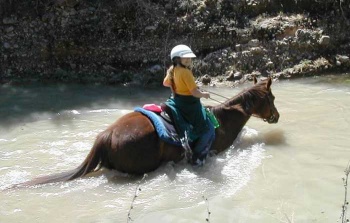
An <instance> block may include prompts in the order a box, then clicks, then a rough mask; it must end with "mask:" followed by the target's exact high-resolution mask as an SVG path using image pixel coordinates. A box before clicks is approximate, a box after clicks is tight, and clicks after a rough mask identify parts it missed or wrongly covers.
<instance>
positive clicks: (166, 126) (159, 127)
mask: <svg viewBox="0 0 350 223" xmlns="http://www.w3.org/2000/svg"><path fill="white" fill-rule="evenodd" d="M134 111H135V112H140V113H142V114H143V115H145V116H147V117H148V118H149V119H150V120H151V122H152V123H153V126H154V128H155V130H156V132H157V134H158V136H159V138H160V139H161V140H163V141H165V142H167V143H170V144H173V145H176V146H181V145H182V144H181V140H180V138H179V136H178V134H177V132H176V130H175V128H174V126H173V125H172V124H170V123H168V122H167V121H166V120H164V119H163V118H162V117H161V116H160V115H158V114H157V113H154V112H152V111H148V110H146V109H143V108H140V107H136V108H135V109H134Z"/></svg>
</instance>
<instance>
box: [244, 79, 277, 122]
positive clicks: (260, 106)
mask: <svg viewBox="0 0 350 223" xmlns="http://www.w3.org/2000/svg"><path fill="white" fill-rule="evenodd" d="M271 83H272V80H271V78H270V77H269V78H268V79H267V80H264V81H261V82H259V83H257V80H256V78H255V77H254V87H253V88H252V90H254V91H256V92H258V94H257V95H259V96H258V97H256V99H255V103H254V107H253V108H252V111H251V112H252V115H254V116H256V117H259V118H262V119H263V120H264V121H266V122H268V123H270V124H271V123H277V122H278V119H279V117H280V114H279V113H278V111H277V109H276V107H275V104H274V102H275V96H274V95H273V94H272V91H271Z"/></svg>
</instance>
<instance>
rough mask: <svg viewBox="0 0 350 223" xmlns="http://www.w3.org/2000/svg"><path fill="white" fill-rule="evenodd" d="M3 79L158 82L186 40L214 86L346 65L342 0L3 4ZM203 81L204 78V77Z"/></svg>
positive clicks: (349, 48) (349, 14) (346, 14)
mask: <svg viewBox="0 0 350 223" xmlns="http://www.w3.org/2000/svg"><path fill="white" fill-rule="evenodd" d="M0 5H1V8H0V16H1V21H0V61H1V63H0V82H2V83H6V82H11V81H23V80H24V81H26V80H33V81H47V80H49V81H50V80H52V81H68V82H103V83H139V84H140V83H142V84H147V83H153V82H154V83H160V81H161V79H162V78H163V76H164V73H165V69H166V67H167V66H168V64H169V62H170V59H169V52H170V50H171V48H172V47H173V46H175V45H177V44H180V43H182V44H187V45H190V46H191V47H192V48H193V49H194V51H195V52H196V54H198V56H199V57H200V60H197V61H196V63H195V66H194V71H195V74H196V75H198V76H202V77H205V78H203V80H204V82H205V83H207V82H208V83H209V82H210V80H211V79H212V80H214V79H215V81H217V82H225V81H228V82H232V83H234V81H239V80H240V79H241V78H247V77H249V76H250V75H251V74H255V75H263V76H267V75H272V76H274V77H275V78H280V77H287V78H288V77H292V76H297V75H305V74H311V73H314V72H321V71H329V70H331V69H335V68H339V69H348V68H349V64H350V62H349V57H348V56H349V52H350V35H349V34H350V29H349V27H350V24H349V20H350V19H349V18H350V4H349V0H324V1H322V2H320V1H316V0H305V1H290V0H255V1H254V0H250V1H246V0H220V1H216V0H215V1H214V0H193V1H187V0H120V1H110V0H100V1H95V0H86V1H83V0H55V1H48V0H36V1H25V2H22V1H19V0H0ZM208 80H209V81H208Z"/></svg>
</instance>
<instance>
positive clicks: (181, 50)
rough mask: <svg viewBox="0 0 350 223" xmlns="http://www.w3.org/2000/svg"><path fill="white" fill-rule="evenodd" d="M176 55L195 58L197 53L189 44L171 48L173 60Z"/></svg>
mask: <svg viewBox="0 0 350 223" xmlns="http://www.w3.org/2000/svg"><path fill="white" fill-rule="evenodd" d="M174 57H180V58H195V57H196V55H195V54H194V53H193V52H192V50H191V48H189V47H188V46H186V45H177V46H175V47H174V48H173V49H172V50H171V53H170V58H171V60H173V59H174Z"/></svg>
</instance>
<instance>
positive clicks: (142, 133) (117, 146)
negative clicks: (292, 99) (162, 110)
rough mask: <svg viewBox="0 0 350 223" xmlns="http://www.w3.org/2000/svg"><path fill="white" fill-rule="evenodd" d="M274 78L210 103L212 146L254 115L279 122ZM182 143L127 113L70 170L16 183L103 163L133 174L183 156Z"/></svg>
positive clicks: (225, 144) (53, 178)
mask: <svg viewBox="0 0 350 223" xmlns="http://www.w3.org/2000/svg"><path fill="white" fill-rule="evenodd" d="M271 82H272V81H271V78H268V79H267V80H264V81H260V82H259V83H257V81H256V78H254V85H253V86H252V87H250V88H249V89H247V90H244V91H242V92H241V93H240V94H238V95H237V96H235V97H233V98H231V99H229V100H227V101H226V102H224V103H222V104H220V105H218V106H214V107H211V109H212V112H213V113H214V114H215V116H216V117H217V119H218V121H219V123H220V127H219V128H217V129H216V133H215V134H216V138H215V141H214V143H213V144H212V146H211V150H213V151H215V152H216V153H219V152H222V151H223V150H225V149H227V148H229V147H230V145H232V143H233V141H234V140H235V139H236V137H237V135H238V134H239V132H240V131H241V130H242V128H243V127H244V125H245V124H246V122H247V121H248V120H249V118H250V117H251V116H255V117H258V118H261V119H263V120H264V121H266V122H268V123H277V122H278V119H279V113H278V111H277V109H276V107H275V105H274V96H273V94H272V92H271ZM184 154H185V150H184V149H183V148H182V147H179V146H175V145H171V144H168V143H166V142H164V141H161V140H160V139H159V137H158V135H157V133H156V132H155V129H154V126H153V124H152V122H151V121H150V120H149V119H148V118H147V117H146V116H144V115H143V114H141V113H139V112H131V113H128V114H126V115H124V116H122V117H121V118H119V119H118V120H117V121H116V122H115V123H113V124H112V125H110V126H109V127H108V128H107V129H106V130H104V131H103V132H101V133H100V134H99V135H98V136H97V137H96V140H95V142H94V145H93V147H92V148H91V150H90V153H89V154H88V156H87V157H86V159H85V160H84V161H83V163H82V164H81V165H80V166H79V167H77V168H76V169H73V170H71V171H67V172H64V173H59V174H53V175H49V176H44V177H39V178H36V179H34V180H31V181H28V182H25V183H22V184H19V185H17V186H30V185H36V184H44V183H53V182H58V181H68V180H73V179H76V178H78V177H82V176H85V175H86V174H88V173H91V172H94V171H97V170H98V169H100V168H101V167H105V168H108V169H115V170H118V171H121V172H125V173H130V174H143V173H147V172H151V171H153V170H155V169H157V168H158V167H159V166H160V165H161V164H162V163H164V162H168V161H174V162H178V161H180V160H182V159H183V158H184Z"/></svg>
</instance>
